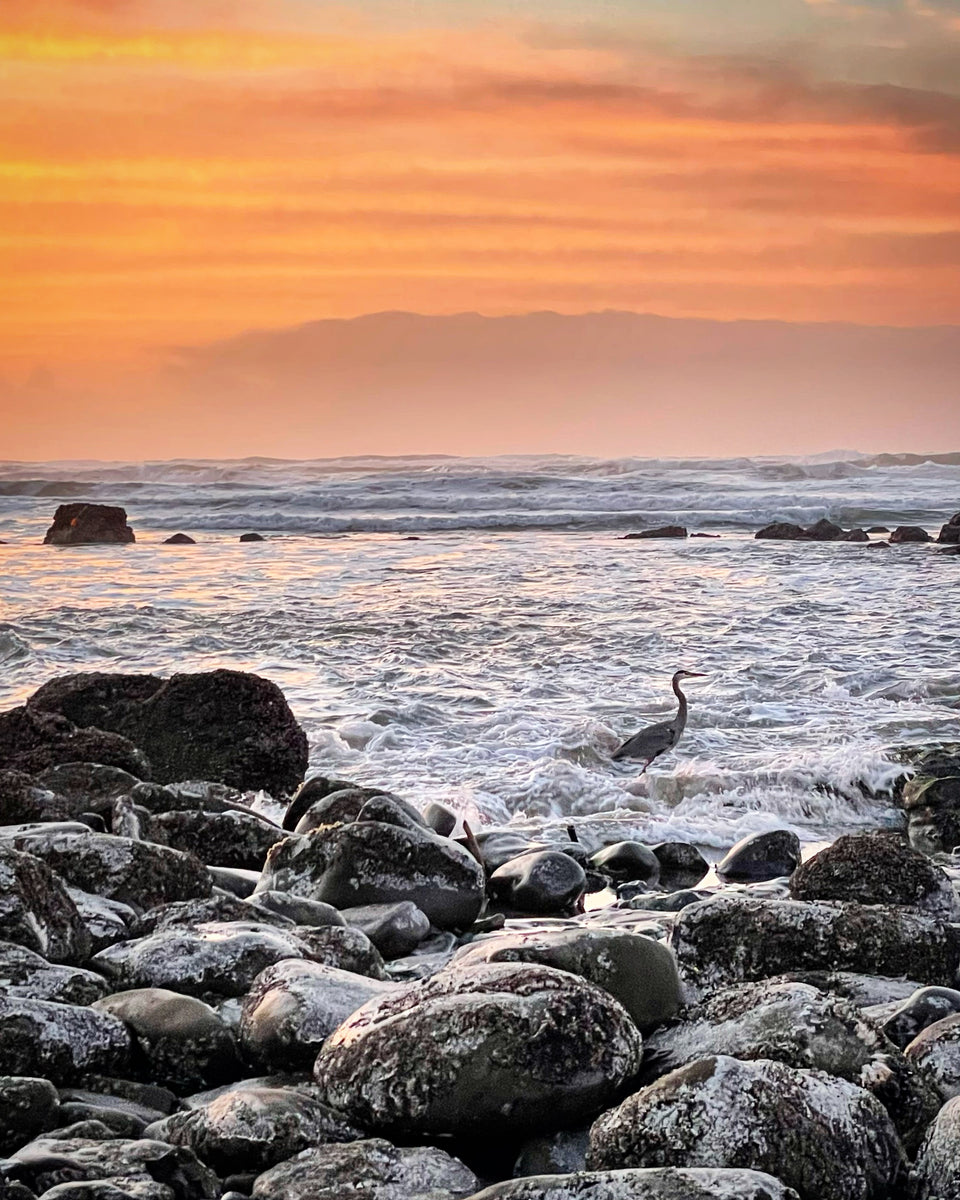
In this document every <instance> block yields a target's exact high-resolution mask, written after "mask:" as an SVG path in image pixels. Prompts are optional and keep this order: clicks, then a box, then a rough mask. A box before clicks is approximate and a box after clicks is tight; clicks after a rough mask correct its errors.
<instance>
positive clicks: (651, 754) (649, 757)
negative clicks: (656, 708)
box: [611, 671, 703, 775]
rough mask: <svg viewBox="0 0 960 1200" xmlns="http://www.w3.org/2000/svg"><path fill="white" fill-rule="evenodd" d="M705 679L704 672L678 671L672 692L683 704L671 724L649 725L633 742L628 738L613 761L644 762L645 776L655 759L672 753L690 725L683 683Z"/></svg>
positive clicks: (619, 747)
mask: <svg viewBox="0 0 960 1200" xmlns="http://www.w3.org/2000/svg"><path fill="white" fill-rule="evenodd" d="M702 678H703V672H702V671H677V673H676V674H675V675H674V677H673V691H674V694H675V696H676V697H677V699H678V700H679V701H680V707H679V708H678V709H677V715H676V716H675V717H674V718H673V720H672V721H658V722H657V723H656V725H648V726H647V728H646V729H641V730H640V732H639V733H635V734H634V735H633V737H632V738H628V739H627V740H626V741H625V742H624V743H623V745H622V746H618V747H617V749H616V750H614V752H613V754H612V755H611V757H612V759H613V761H614V762H619V761H620V760H621V759H634V760H637V761H642V762H643V770H642V771H641V772H640V774H641V775H644V774H646V770H647V767H649V766H650V764H651V763H652V762H653V760H654V759H656V758H659V757H660V755H661V754H666V753H667V751H668V750H672V749H673V748H674V746H676V744H677V742H679V741H680V735H681V734H682V733H683V730H684V727H685V726H686V724H687V698H686V696H685V695H684V694H683V692H681V691H680V680H681V679H702Z"/></svg>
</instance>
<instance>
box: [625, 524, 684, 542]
mask: <svg viewBox="0 0 960 1200" xmlns="http://www.w3.org/2000/svg"><path fill="white" fill-rule="evenodd" d="M686 536H687V531H686V529H685V528H684V527H683V526H682V525H659V526H658V527H657V528H656V529H641V530H640V531H639V532H638V533H625V534H624V535H623V540H624V541H626V542H629V541H631V540H633V539H635V538H685V537H686Z"/></svg>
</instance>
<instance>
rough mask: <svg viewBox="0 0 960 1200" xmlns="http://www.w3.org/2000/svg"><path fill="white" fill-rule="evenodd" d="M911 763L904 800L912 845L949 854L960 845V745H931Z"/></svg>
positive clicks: (933, 852) (927, 851) (932, 852)
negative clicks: (911, 771)
mask: <svg viewBox="0 0 960 1200" xmlns="http://www.w3.org/2000/svg"><path fill="white" fill-rule="evenodd" d="M911 765H912V766H913V768H914V770H915V774H914V775H913V777H912V778H911V779H908V780H907V782H906V783H905V784H904V787H903V800H902V802H903V807H904V811H905V812H906V814H907V836H908V837H909V839H910V844H911V846H913V847H914V849H915V850H919V851H920V852H921V853H922V854H942V853H947V854H949V853H950V852H951V851H952V850H953V848H954V846H958V845H960V745H957V744H954V745H946V746H933V747H930V748H928V749H926V750H924V751H921V752H920V753H919V754H917V755H916V756H914V757H913V761H912V763H911Z"/></svg>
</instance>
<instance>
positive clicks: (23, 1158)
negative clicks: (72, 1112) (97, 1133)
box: [13, 1137, 220, 1200]
mask: <svg viewBox="0 0 960 1200" xmlns="http://www.w3.org/2000/svg"><path fill="white" fill-rule="evenodd" d="M13 1164H14V1169H15V1170H16V1174H17V1178H18V1179H22V1180H23V1181H24V1182H25V1183H27V1184H28V1185H29V1186H30V1187H31V1188H32V1190H33V1191H35V1192H37V1193H38V1194H39V1193H41V1192H42V1193H43V1197H44V1200H66V1198H67V1197H69V1200H80V1198H81V1197H82V1200H121V1197H130V1200H214V1198H215V1197H217V1196H219V1195H220V1188H219V1186H218V1183H217V1178H216V1176H215V1175H214V1174H213V1172H212V1171H211V1170H210V1169H209V1168H208V1167H206V1166H204V1164H203V1163H201V1162H199V1161H198V1160H197V1157H196V1155H195V1154H194V1153H193V1152H192V1151H191V1150H187V1149H184V1148H183V1147H180V1146H171V1145H168V1144H167V1143H166V1142H157V1141H153V1140H151V1139H148V1138H139V1139H135V1140H131V1139H127V1138H116V1139H114V1140H108V1141H98V1140H91V1139H87V1138H82V1137H68V1138H54V1137H47V1138H38V1139H37V1140H36V1141H33V1142H30V1143H29V1144H28V1145H26V1146H24V1147H23V1149H22V1150H19V1151H18V1152H17V1153H16V1154H15V1155H14V1156H13ZM84 1181H89V1182H90V1187H91V1189H101V1188H102V1189H108V1188H109V1187H110V1184H111V1181H112V1182H113V1183H114V1184H115V1185H116V1191H115V1192H114V1193H111V1192H110V1191H109V1190H104V1191H99V1190H90V1191H87V1192H82V1191H80V1192H72V1193H71V1192H66V1191H62V1190H60V1187H58V1185H60V1184H62V1186H63V1187H64V1188H66V1187H68V1186H70V1185H71V1184H72V1185H73V1186H74V1187H78V1186H79V1185H80V1184H81V1183H82V1182H84ZM58 1193H59V1194H58Z"/></svg>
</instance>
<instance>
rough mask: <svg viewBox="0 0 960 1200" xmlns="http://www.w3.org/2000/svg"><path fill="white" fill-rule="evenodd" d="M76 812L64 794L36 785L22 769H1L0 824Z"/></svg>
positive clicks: (53, 818) (67, 816)
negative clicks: (60, 794) (59, 794)
mask: <svg viewBox="0 0 960 1200" xmlns="http://www.w3.org/2000/svg"><path fill="white" fill-rule="evenodd" d="M78 812H79V807H78V806H77V805H75V804H71V803H70V801H69V800H68V799H66V797H64V796H58V795H57V794H56V793H55V792H53V791H51V790H50V789H49V788H45V787H40V786H38V784H37V782H36V780H35V779H34V778H33V776H32V775H26V774H25V773H24V772H23V771H0V825H21V824H26V823H27V822H31V821H69V820H70V818H71V817H75V816H76V815H77V813H78Z"/></svg>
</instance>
